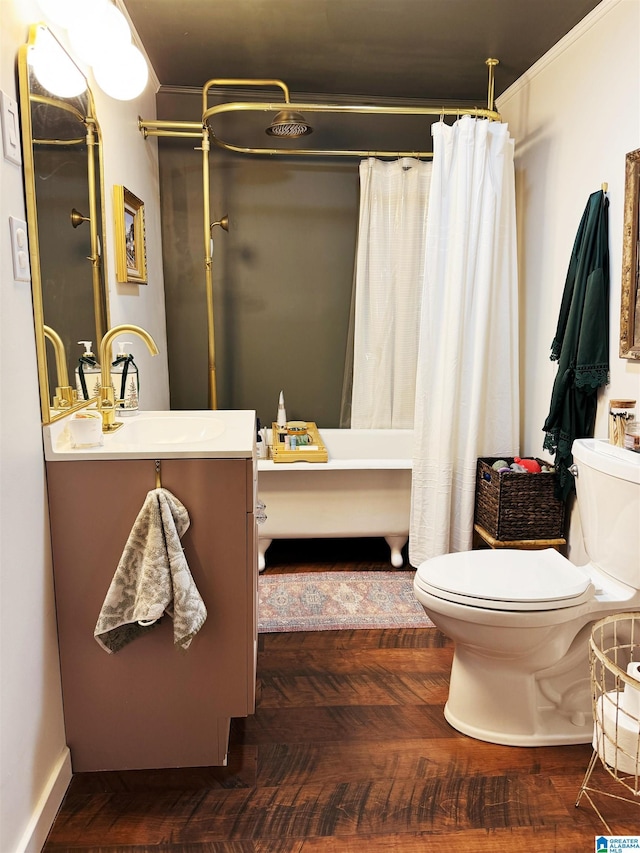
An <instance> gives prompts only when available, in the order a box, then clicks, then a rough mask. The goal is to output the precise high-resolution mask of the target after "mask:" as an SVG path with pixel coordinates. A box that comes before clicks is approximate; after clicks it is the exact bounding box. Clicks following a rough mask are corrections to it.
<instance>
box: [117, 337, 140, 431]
mask: <svg viewBox="0 0 640 853" xmlns="http://www.w3.org/2000/svg"><path fill="white" fill-rule="evenodd" d="M118 346H119V347H120V352H119V353H118V355H117V357H116V360H115V361H114V362H112V364H111V384H112V385H113V390H114V393H115V396H116V400H122V401H123V402H122V403H117V406H116V412H117V414H118V415H123V416H125V417H127V416H129V415H137V414H138V398H139V395H140V377H139V374H138V368H137V367H136V363H135V361H134V360H133V355H131V353H127V352H125V351H124V348H125V347H130V346H131V341H122V343H120V342H118Z"/></svg>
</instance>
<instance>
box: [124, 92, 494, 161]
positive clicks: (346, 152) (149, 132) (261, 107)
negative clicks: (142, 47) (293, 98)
mask: <svg viewBox="0 0 640 853" xmlns="http://www.w3.org/2000/svg"><path fill="white" fill-rule="evenodd" d="M287 108H289V109H294V110H296V111H297V112H301V113H334V114H340V113H343V114H344V113H346V114H352V115H353V114H361V115H385V116H439V117H441V118H444V117H445V116H451V117H455V118H459V117H460V116H463V115H469V116H473V117H475V118H486V119H489V120H490V121H500V113H498V112H496V111H495V110H494V109H489V108H488V107H486V108H482V107H440V106H391V105H389V106H382V105H372V104H313V103H306V102H304V103H299V102H294V103H292V102H290V101H285V102H282V101H280V102H269V103H267V102H265V101H234V102H230V103H226V104H217V105H215V106H213V107H209V108H208V109H207V110H205V112H204V113H203V116H202V122H201V123H197V122H182V121H158V120H148V121H146V120H143V119H139V120H138V127H139V129H140V131H141V132H142V133H143V135H144V136H145V137H147V136H170V137H189V138H193V139H200V138H201V137H202V135H203V132H207V133H208V135H209V137H210V138H211V140H212V142H214V144H215V145H217V146H218V147H219V148H223V149H225V150H226V151H232V152H234V153H236V154H266V155H275V156H278V155H280V156H296V155H298V156H305V157H314V156H316V157H327V156H332V157H399V156H400V157H432V156H433V152H431V151H415V150H413V151H399V150H398V149H395V150H393V151H376V150H372V149H370V148H368V149H330V148H321V149H317V148H245V147H242V146H238V145H234V144H232V143H230V142H226V141H225V140H223V139H220V137H218V136H217V135H216V133H215V131H214V130H213V128H212V127H211V125H210V124H209V123H208V120H209V119H210V118H212V117H213V116H216V115H221V114H223V113H229V112H279V111H280V110H283V109H287Z"/></svg>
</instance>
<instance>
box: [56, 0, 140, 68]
mask: <svg viewBox="0 0 640 853" xmlns="http://www.w3.org/2000/svg"><path fill="white" fill-rule="evenodd" d="M69 41H70V42H71V47H72V48H73V51H74V53H75V54H76V55H77V56H78V57H79V58H80V59H82V61H83V62H86V63H87V64H88V65H101V64H103V63H104V62H105V61H106V60H107V58H114V59H115V58H116V57H118V54H119V53H120V51H122V50H123V49H124V48H125V47H126V46H127V45H128V44H130V42H131V29H130V27H129V22H128V21H127V19H126V18H125V16H124V15H123V14H122V12H121V11H120V10H119V9H117V8H116V7H115V6H113V5H112V4H111V3H108V2H107V0H91V3H89V4H88V5H87V7H85V11H84V13H83V14H82V15H79V16H78V17H77V18H76V19H75V20H74V21H73V23H72V24H70V25H69Z"/></svg>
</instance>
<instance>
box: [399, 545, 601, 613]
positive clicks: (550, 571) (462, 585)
mask: <svg viewBox="0 0 640 853" xmlns="http://www.w3.org/2000/svg"><path fill="white" fill-rule="evenodd" d="M415 582H416V584H417V585H418V586H419V587H420V588H421V589H424V590H425V591H426V592H429V593H431V594H432V595H435V596H436V597H438V598H443V599H445V600H447V601H453V602H458V603H460V604H467V605H469V606H471V607H482V608H484V609H485V610H555V609H558V608H560V607H572V606H575V605H577V604H582V602H583V601H588V600H589V599H590V598H591V597H592V596H593V594H594V586H593V584H592V583H591V579H590V577H589V575H588V573H587V572H586V571H585V570H584V569H581V568H579V567H578V566H574V565H573V563H570V562H569V560H567V559H565V557H563V556H562V555H561V554H559V553H558V552H557V551H556V550H555V549H554V548H547V549H545V550H544V551H516V550H510V549H504V550H495V551H492V550H488V549H487V550H481V551H464V552H460V553H458V554H445V555H443V556H441V557H434V558H433V559H431V560H427V561H426V562H424V563H422V565H421V566H420V567H419V568H418V571H417V572H416V578H415Z"/></svg>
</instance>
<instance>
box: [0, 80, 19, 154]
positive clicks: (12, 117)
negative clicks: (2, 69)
mask: <svg viewBox="0 0 640 853" xmlns="http://www.w3.org/2000/svg"><path fill="white" fill-rule="evenodd" d="M0 110H1V112H2V147H3V150H4V159H5V160H9V161H10V162H11V163H15V164H16V166H20V165H22V154H21V152H20V122H19V121H18V105H17V103H16V102H15V101H14V100H13V98H10V97H9V95H7V93H6V92H2V91H0Z"/></svg>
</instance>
